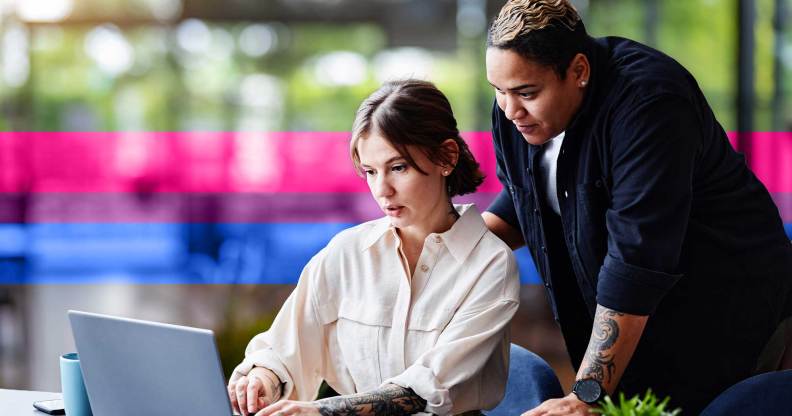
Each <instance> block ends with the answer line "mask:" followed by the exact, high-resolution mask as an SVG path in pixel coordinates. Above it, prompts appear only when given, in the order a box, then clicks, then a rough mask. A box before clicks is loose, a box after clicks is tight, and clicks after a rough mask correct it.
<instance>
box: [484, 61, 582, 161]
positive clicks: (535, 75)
mask: <svg viewBox="0 0 792 416" xmlns="http://www.w3.org/2000/svg"><path fill="white" fill-rule="evenodd" d="M588 79H589V64H588V60H587V59H586V57H585V55H583V54H578V55H577V56H575V58H574V59H573V60H572V63H571V64H570V65H569V68H568V69H567V73H566V77H565V78H564V79H561V78H560V77H559V76H558V74H557V73H556V72H555V71H554V70H553V68H551V67H548V66H544V65H540V64H538V63H536V62H533V61H532V60H529V59H526V58H524V57H523V56H522V55H520V54H518V53H516V52H514V51H511V50H508V49H499V48H496V47H490V48H488V49H487V80H488V81H489V83H490V84H492V86H493V87H495V97H496V100H497V101H498V107H500V108H501V110H503V112H504V113H505V114H506V117H507V118H508V119H509V120H511V121H512V122H513V123H514V125H515V127H516V128H517V130H519V132H520V133H521V134H522V136H523V138H525V141H527V142H528V143H530V144H534V145H541V144H543V143H545V142H547V141H548V140H550V139H552V138H553V137H555V136H557V135H558V134H560V133H561V132H562V131H564V130H566V128H567V126H568V125H569V123H570V121H571V120H572V117H573V116H574V115H575V113H576V112H577V110H578V108H579V107H580V103H581V102H582V101H583V92H584V91H585V87H586V84H587V83H588Z"/></svg>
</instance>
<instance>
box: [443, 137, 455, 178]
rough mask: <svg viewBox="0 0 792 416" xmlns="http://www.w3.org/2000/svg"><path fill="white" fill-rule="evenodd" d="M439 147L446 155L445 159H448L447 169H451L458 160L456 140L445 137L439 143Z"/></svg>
mask: <svg viewBox="0 0 792 416" xmlns="http://www.w3.org/2000/svg"><path fill="white" fill-rule="evenodd" d="M440 148H441V149H442V151H443V154H444V155H445V156H446V160H448V163H449V165H450V166H448V169H450V170H453V169H454V167H455V166H456V164H457V162H458V161H459V144H457V142H456V140H454V139H446V140H445V141H444V142H443V143H442V144H441V145H440Z"/></svg>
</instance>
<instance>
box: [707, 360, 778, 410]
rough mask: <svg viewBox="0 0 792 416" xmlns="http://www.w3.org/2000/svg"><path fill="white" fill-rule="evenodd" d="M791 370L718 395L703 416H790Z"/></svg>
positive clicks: (753, 379) (749, 381) (761, 376)
mask: <svg viewBox="0 0 792 416" xmlns="http://www.w3.org/2000/svg"><path fill="white" fill-rule="evenodd" d="M790 395H792V370H784V371H772V372H769V373H764V374H759V375H757V376H753V377H751V378H748V379H745V380H743V381H741V382H739V383H737V384H735V385H733V386H731V387H729V388H728V389H727V390H726V391H724V392H723V393H721V394H720V395H719V396H718V397H716V398H715V400H713V401H712V403H710V404H709V406H707V408H706V409H704V411H703V412H702V413H701V415H702V416H732V415H735V416H737V415H739V416H751V415H792V399H790Z"/></svg>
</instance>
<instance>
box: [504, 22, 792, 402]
mask: <svg viewBox="0 0 792 416" xmlns="http://www.w3.org/2000/svg"><path fill="white" fill-rule="evenodd" d="M586 55H587V57H588V58H589V61H590V63H591V70H592V72H591V78H590V84H589V88H588V90H587V92H586V94H585V97H584V100H583V103H582V105H581V109H580V110H579V111H578V113H577V114H576V115H575V117H574V118H573V121H572V123H571V124H570V126H568V128H567V130H566V137H565V139H564V142H563V145H562V148H561V152H560V154H559V157H558V165H557V190H558V200H559V204H560V208H561V216H560V217H559V216H558V215H556V214H555V213H554V212H552V210H550V209H549V207H546V206H545V204H544V202H543V201H545V200H546V198H544V195H542V192H544V191H543V189H542V188H537V186H536V184H537V183H542V182H541V181H540V179H539V178H537V176H539V175H540V174H541V172H540V170H539V169H538V166H539V165H538V163H539V162H538V157H537V156H538V155H539V153H540V152H539V151H540V149H541V148H540V147H539V146H533V145H530V144H528V143H527V142H526V141H525V140H524V139H523V138H522V136H521V135H520V133H519V132H518V131H517V130H516V129H515V127H514V125H513V124H512V123H511V122H510V121H509V120H508V119H507V118H506V117H505V115H504V113H503V112H502V111H501V110H500V109H499V108H498V106H497V104H496V105H495V106H494V108H493V112H492V123H493V140H494V145H495V151H496V156H497V160H498V178H499V179H500V181H501V183H502V184H503V186H504V190H503V191H502V192H501V194H500V195H499V196H498V198H497V199H496V200H495V201H494V202H493V204H492V205H491V206H490V208H489V211H491V212H493V213H494V214H496V215H498V216H499V217H501V218H502V219H504V220H505V221H507V222H508V223H510V224H511V225H513V226H514V227H517V228H518V229H520V230H521V231H522V234H523V236H524V238H525V241H526V243H527V245H528V247H529V249H530V251H531V255H532V256H533V259H534V262H535V264H536V266H537V269H538V271H539V274H540V276H542V279H543V280H544V283H545V287H546V288H547V295H548V298H549V301H550V305H551V307H552V309H553V313H554V315H555V317H556V319H557V320H558V321H559V323H560V326H561V330H562V332H563V334H564V337H565V340H566V344H567V349H568V350H569V354H570V357H571V359H572V363H573V365H574V366H575V368H576V369H577V367H579V365H580V362H581V359H582V356H583V353H584V352H585V349H586V346H587V343H588V340H589V336H590V333H591V327H592V322H593V315H594V310H595V308H596V305H597V304H600V305H602V306H605V307H607V308H610V309H614V310H617V311H621V312H625V313H630V314H636V315H651V317H650V318H649V322H648V323H647V327H646V330H645V332H644V334H643V336H642V338H641V341H640V343H639V345H638V349H637V350H636V353H635V355H634V357H633V359H632V360H631V362H630V364H629V366H628V368H627V370H626V372H625V375H624V376H623V378H622V382H621V385H620V388H621V389H623V390H624V391H625V392H627V393H629V394H634V393H643V392H644V391H645V390H646V388H649V387H651V388H652V389H653V390H654V391H655V392H657V393H659V394H660V395H661V397H662V396H664V395H671V396H672V403H673V404H675V405H677V406H682V407H683V410H685V414H696V412H698V411H700V410H701V409H702V408H703V407H704V406H705V405H706V404H707V403H708V402H709V401H710V400H712V399H713V398H714V397H715V396H716V395H717V394H718V393H720V392H721V391H723V390H724V389H726V388H727V387H729V386H730V385H732V384H734V383H735V382H736V381H738V380H740V379H743V378H746V377H748V376H749V375H751V372H752V371H753V369H754V366H755V364H756V358H757V356H758V355H759V353H760V351H761V349H762V348H763V347H764V345H765V343H766V342H767V340H768V338H769V337H770V335H771V334H772V332H773V331H774V330H775V329H776V327H777V325H778V323H779V322H780V321H781V320H782V319H783V318H784V317H788V316H790V315H792V301H790V298H791V296H790V290H791V288H792V245H790V241H789V240H788V239H787V237H786V235H785V233H784V229H783V224H782V222H781V218H780V216H779V213H778V209H777V208H776V206H775V205H774V203H773V201H772V199H771V198H770V195H769V194H768V192H767V190H766V189H765V187H764V186H763V185H762V184H761V183H760V182H759V180H757V178H756V177H755V176H754V174H753V173H752V172H751V171H750V170H749V169H748V168H747V166H746V165H745V161H744V158H743V156H742V155H740V154H738V153H736V152H735V151H734V150H733V149H732V147H731V145H730V144H729V141H728V139H727V137H726V134H725V132H724V130H723V128H722V127H721V126H720V124H719V123H718V122H717V120H716V119H715V116H714V115H713V113H712V110H711V109H710V107H709V105H708V104H707V102H706V99H705V98H704V95H703V94H702V92H701V90H700V89H699V87H698V85H697V84H696V81H695V80H694V79H693V77H692V76H691V75H690V74H689V73H688V72H687V71H686V70H685V69H684V68H683V67H682V66H681V65H679V64H678V63H677V62H676V61H674V60H673V59H671V58H670V57H668V56H666V55H664V54H662V53H660V52H658V51H656V50H653V49H651V48H649V47H647V46H644V45H641V44H639V43H637V42H633V41H630V40H627V39H621V38H602V39H590V42H589V45H588V47H587V52H586Z"/></svg>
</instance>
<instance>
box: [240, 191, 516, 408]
mask: <svg viewBox="0 0 792 416" xmlns="http://www.w3.org/2000/svg"><path fill="white" fill-rule="evenodd" d="M455 208H456V209H457V211H458V212H459V213H460V215H461V216H460V218H459V219H457V221H456V222H455V223H454V225H453V226H452V227H451V229H449V230H448V231H446V232H444V233H442V234H430V235H429V236H428V237H427V238H426V240H425V241H424V246H423V250H422V251H421V255H420V257H419V259H418V263H417V267H416V268H415V273H414V274H413V275H412V276H410V275H409V273H408V271H407V269H406V268H405V263H404V262H403V260H402V257H401V255H400V254H399V253H400V244H401V241H400V239H399V237H398V234H397V233H396V230H395V228H393V227H392V226H391V225H390V221H389V219H388V218H387V217H385V218H381V219H379V220H375V221H371V222H367V223H364V224H361V225H358V226H356V227H353V228H350V229H347V230H344V231H342V232H341V233H339V234H338V235H336V236H335V237H334V238H333V239H332V241H330V243H329V244H328V245H327V247H325V248H324V249H322V250H321V251H320V252H319V253H318V254H316V256H314V257H313V258H312V259H311V261H310V262H309V263H308V264H307V265H306V266H305V268H304V269H303V272H302V274H301V276H300V280H299V283H298V284H297V287H296V288H295V289H294V292H292V294H291V295H290V296H289V298H288V299H287V300H286V303H285V304H284V305H283V307H282V309H281V310H280V312H279V313H278V315H277V317H276V318H275V321H274V322H273V324H272V327H271V328H270V329H269V330H268V331H266V332H264V333H261V334H259V335H257V336H255V337H254V338H253V339H252V340H251V341H250V344H248V346H247V349H246V352H245V359H244V361H243V362H242V363H241V364H240V365H239V366H237V368H236V369H235V370H234V374H233V375H232V380H235V379H237V378H239V377H241V376H242V375H246V374H247V373H248V372H249V371H250V369H251V368H252V367H253V366H260V367H266V368H269V369H271V370H272V371H273V372H274V373H275V374H277V375H278V377H279V378H280V379H281V381H283V382H284V383H285V386H284V391H283V397H286V398H289V399H292V400H304V401H307V400H313V399H314V398H315V396H316V393H317V390H318V388H319V386H320V384H321V382H322V380H323V379H324V380H326V381H327V383H328V384H329V385H330V386H331V387H332V388H333V389H335V390H336V391H337V392H338V393H340V394H352V393H360V392H366V391H371V390H374V389H377V388H378V387H380V386H382V385H383V384H386V383H391V384H396V385H399V386H402V387H405V388H411V389H412V390H413V391H415V393H416V394H418V395H419V396H421V397H422V398H423V399H425V400H426V401H427V405H426V409H425V411H426V412H427V413H434V414H438V415H446V414H459V413H463V412H466V411H470V410H476V409H489V408H492V407H494V406H495V405H497V404H498V402H499V401H500V400H501V398H502V397H503V394H504V388H505V385H506V378H507V374H508V357H509V356H508V354H509V332H508V324H509V321H510V320H511V318H512V316H513V315H514V313H515V312H516V311H517V306H518V303H519V291H520V282H519V278H518V272H517V265H516V263H515V261H514V256H513V254H512V251H511V249H509V247H508V246H506V244H504V243H503V242H502V241H501V240H500V239H498V237H496V236H495V235H494V234H492V233H491V232H490V231H488V230H487V228H486V226H485V224H484V221H483V220H482V218H481V214H480V213H479V211H478V210H477V209H476V207H475V206H473V205H457V206H456V207H455Z"/></svg>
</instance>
